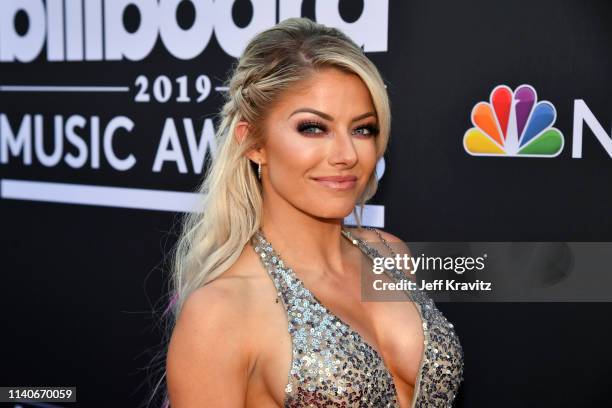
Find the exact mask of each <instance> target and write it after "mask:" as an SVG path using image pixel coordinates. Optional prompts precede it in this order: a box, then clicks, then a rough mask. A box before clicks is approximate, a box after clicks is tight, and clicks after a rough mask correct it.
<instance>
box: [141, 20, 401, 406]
mask: <svg viewBox="0 0 612 408" xmlns="http://www.w3.org/2000/svg"><path fill="white" fill-rule="evenodd" d="M329 67H333V68H336V69H339V70H342V71H344V72H347V73H353V74H356V75H358V76H359V77H360V78H361V80H362V81H363V83H364V84H365V85H366V87H367V88H368V90H369V92H370V96H371V98H372V102H373V104H374V107H375V110H376V114H377V118H378V126H379V130H380V132H379V135H378V136H377V137H376V138H375V141H376V155H377V156H376V159H377V160H378V159H380V157H382V155H383V154H384V152H385V150H386V148H387V144H388V140H389V134H390V128H391V113H390V104H389V97H388V94H387V90H386V86H385V84H384V81H383V79H382V76H381V75H380V73H379V71H378V69H377V68H376V66H375V65H374V64H373V63H372V62H371V61H370V60H369V59H368V58H367V57H366V55H365V54H364V52H363V50H362V49H361V48H360V47H359V46H358V45H357V44H355V43H354V42H353V41H352V40H351V39H350V38H349V37H348V36H346V35H345V34H344V33H343V32H342V31H340V30H339V29H337V28H333V27H327V26H325V25H323V24H319V23H316V22H314V21H312V20H310V19H308V18H289V19H286V20H283V21H282V22H280V23H278V24H277V25H275V26H273V27H271V28H269V29H267V30H265V31H262V32H260V33H259V34H257V35H256V36H255V37H254V38H253V39H252V40H251V41H250V42H249V43H248V44H247V46H246V48H245V50H244V52H243V54H242V55H241V56H240V58H239V59H238V60H237V61H236V62H235V63H234V64H233V66H232V69H231V71H230V75H229V77H228V79H227V80H226V83H225V85H226V87H227V93H226V96H225V100H224V104H223V107H222V109H221V111H220V112H219V118H218V126H217V131H216V133H215V138H216V141H217V146H218V152H217V154H216V157H214V159H213V161H212V163H211V165H210V166H209V167H208V169H207V171H206V172H205V174H204V177H203V179H202V182H201V183H200V185H199V186H198V188H197V192H198V193H200V194H202V196H203V199H202V201H201V202H200V204H199V208H198V209H197V211H195V212H187V213H185V214H184V216H183V218H182V222H181V230H180V234H179V237H178V241H177V242H176V245H175V247H174V250H173V251H172V254H171V255H172V259H171V264H172V275H171V280H170V288H169V293H168V299H169V302H168V306H167V308H166V310H165V312H164V314H163V316H162V318H163V319H166V323H167V324H166V325H165V331H166V332H165V333H164V334H165V338H164V345H165V346H166V347H165V350H164V354H163V355H164V356H165V352H166V351H167V345H168V342H169V338H170V334H171V332H172V330H173V328H174V324H175V322H176V320H177V318H178V316H179V314H180V312H181V308H182V306H183V304H184V302H185V300H186V299H187V298H188V297H189V295H190V294H191V293H193V292H194V291H195V290H196V289H198V288H200V287H201V286H203V285H206V284H207V283H208V282H211V281H212V280H214V279H215V278H217V277H219V276H220V275H221V274H222V273H223V272H224V271H226V270H227V269H228V268H229V267H230V266H231V265H232V264H233V263H234V262H235V261H236V260H237V258H238V256H239V255H240V253H241V252H242V249H243V247H244V245H245V244H246V243H247V242H248V241H249V239H250V238H251V237H252V236H253V234H254V233H255V232H256V231H257V229H258V228H259V227H260V222H261V217H262V201H263V200H262V186H261V182H260V180H259V179H258V177H257V167H256V164H255V163H253V162H251V161H250V160H249V159H248V158H247V157H246V156H245V153H246V152H248V151H249V150H251V149H253V148H255V147H258V146H262V145H263V144H264V141H265V135H264V132H263V129H262V128H261V127H260V124H261V123H263V119H264V118H265V115H266V113H267V112H268V111H269V109H270V108H271V107H272V106H273V105H274V104H275V103H276V102H277V101H279V100H280V99H281V98H282V95H283V93H284V92H285V91H290V90H291V89H292V88H294V87H296V86H298V85H299V83H300V82H301V81H304V80H306V79H308V78H310V77H311V76H312V75H313V74H314V73H316V72H317V71H318V70H320V69H322V68H329ZM239 121H246V122H247V123H248V124H249V132H248V134H247V136H246V137H245V138H244V140H243V141H242V142H241V143H239V142H238V141H237V139H236V137H235V135H234V132H235V127H236V124H237V123H238V122H239ZM377 188H378V180H377V177H376V172H375V171H374V172H372V175H371V176H370V179H369V180H368V183H367V185H366V187H365V188H364V191H363V192H362V193H361V195H360V197H359V199H358V200H357V202H356V203H355V204H356V206H358V207H359V212H358V211H357V207H355V209H354V211H353V214H354V217H355V220H356V222H357V226H358V227H359V228H361V215H362V212H363V207H364V205H365V202H366V201H367V200H369V199H370V198H371V197H372V196H373V195H374V194H375V193H376V190H377ZM163 319H162V320H163ZM163 371H164V372H163V375H162V376H161V378H160V379H159V381H158V382H157V386H156V387H155V389H154V390H153V395H155V393H156V391H157V389H158V388H159V386H160V385H161V384H162V383H163V382H164V381H163V380H164V378H165V369H164V370H163ZM164 389H165V387H164ZM163 401H164V402H163V407H168V406H169V400H168V396H167V389H165V392H164V397H163Z"/></svg>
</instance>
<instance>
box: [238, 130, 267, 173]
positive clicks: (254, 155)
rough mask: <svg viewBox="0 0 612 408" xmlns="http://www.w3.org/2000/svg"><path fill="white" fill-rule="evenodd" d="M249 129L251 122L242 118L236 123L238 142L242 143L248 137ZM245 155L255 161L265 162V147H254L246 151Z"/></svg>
mask: <svg viewBox="0 0 612 408" xmlns="http://www.w3.org/2000/svg"><path fill="white" fill-rule="evenodd" d="M249 130H250V128H249V123H248V122H246V121H244V120H241V121H239V122H238V123H237V124H236V131H235V137H236V141H237V142H238V144H241V143H242V141H243V140H244V139H245V138H246V137H247V135H248V134H249ZM245 156H246V157H248V158H249V159H250V160H252V161H254V162H255V163H261V164H264V163H265V161H264V160H265V154H264V149H263V148H253V149H251V150H249V151H248V152H247V153H245Z"/></svg>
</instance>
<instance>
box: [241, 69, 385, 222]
mask: <svg viewBox="0 0 612 408" xmlns="http://www.w3.org/2000/svg"><path fill="white" fill-rule="evenodd" d="M377 135H378V121H377V117H376V112H375V109H374V105H373V103H372V100H371V97H370V93H369V91H368V88H367V87H366V85H365V84H364V83H363V82H362V80H361V79H360V78H359V76H357V75H355V74H350V73H345V72H342V71H340V70H337V69H334V68H327V69H325V70H321V71H319V72H317V73H316V74H314V75H313V76H312V77H310V78H309V79H308V80H306V81H304V82H303V83H301V85H300V86H299V87H298V88H296V89H292V90H291V91H288V92H286V93H285V94H284V96H283V97H282V98H281V100H280V101H279V102H278V103H277V104H275V105H274V107H273V108H272V110H271V112H269V113H268V116H267V117H266V120H265V122H264V147H262V148H261V149H259V150H258V151H257V152H256V153H253V156H254V157H253V159H254V160H255V161H261V163H262V181H263V185H264V201H267V202H268V204H270V203H274V202H277V200H284V201H286V202H289V203H290V204H291V205H292V206H293V207H296V208H298V209H300V210H301V211H303V212H305V213H308V214H311V215H312V216H315V217H321V218H344V217H346V216H347V215H349V214H350V213H351V211H352V210H353V208H354V206H355V203H356V201H357V199H358V198H359V196H360V194H361V192H362V191H363V190H364V188H365V186H366V184H367V182H368V179H369V178H370V176H371V175H372V172H373V171H374V168H375V166H376V143H375V139H376V137H377ZM337 177H343V178H344V180H345V181H337V180H334V179H333V178H337Z"/></svg>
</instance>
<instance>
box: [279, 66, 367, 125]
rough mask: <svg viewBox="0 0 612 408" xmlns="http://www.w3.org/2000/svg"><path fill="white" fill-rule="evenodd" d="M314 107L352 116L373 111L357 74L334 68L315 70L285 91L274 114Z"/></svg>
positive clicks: (365, 87) (331, 112)
mask: <svg viewBox="0 0 612 408" xmlns="http://www.w3.org/2000/svg"><path fill="white" fill-rule="evenodd" d="M304 107H308V108H314V109H316V110H320V111H323V112H327V113H330V114H331V115H332V116H334V117H336V116H342V115H346V116H351V117H353V116H355V113H357V114H360V113H363V112H364V111H367V110H374V109H373V103H372V99H371V96H370V91H369V90H368V88H367V86H366V85H365V83H364V82H363V81H362V80H361V78H360V77H359V76H358V75H357V74H353V73H349V72H344V71H341V70H339V69H337V68H324V69H321V70H319V71H315V72H314V73H313V74H312V75H311V76H310V77H308V78H307V79H305V80H303V81H301V82H299V83H298V84H296V85H295V86H293V87H292V88H290V89H289V90H287V91H286V92H285V93H284V94H283V95H282V96H281V98H280V100H279V101H278V104H277V105H276V109H275V110H276V114H284V113H286V111H293V110H294V109H297V108H304Z"/></svg>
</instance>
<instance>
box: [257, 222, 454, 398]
mask: <svg viewBox="0 0 612 408" xmlns="http://www.w3.org/2000/svg"><path fill="white" fill-rule="evenodd" d="M365 228H367V229H371V230H374V231H376V233H377V234H378V236H379V238H380V239H381V241H382V242H383V243H384V244H385V245H387V247H388V248H390V247H389V246H388V243H387V242H386V241H385V239H384V238H383V237H382V235H381V234H380V233H379V232H378V230H376V229H374V228H371V227H365ZM342 234H343V235H344V236H345V237H346V238H347V239H349V240H350V241H351V242H352V243H353V244H355V245H357V246H358V247H359V248H360V249H361V250H362V251H363V252H364V253H365V254H366V255H368V256H369V257H370V258H373V257H376V256H381V255H380V253H379V252H378V250H377V249H376V248H374V247H372V246H370V245H368V244H367V243H366V242H365V241H364V240H362V239H360V238H357V237H355V236H353V235H352V234H351V233H350V232H349V231H347V230H345V229H343V230H342ZM251 244H252V245H253V247H254V249H255V251H256V252H257V253H258V254H259V256H260V259H261V261H262V263H263V265H264V267H265V268H266V270H267V271H268V273H269V275H270V277H271V278H272V280H273V281H274V285H275V286H276V289H277V293H278V297H279V298H280V299H281V300H282V303H283V305H284V306H285V309H286V311H287V318H288V330H289V333H290V335H291V339H292V342H293V347H292V349H293V356H292V363H291V369H290V371H289V374H288V379H287V386H286V388H285V401H284V406H285V407H292V408H293V407H377V408H378V407H393V408H399V406H400V405H399V402H398V398H397V395H396V389H395V384H394V382H393V377H392V376H391V374H390V372H389V371H388V369H387V367H386V366H385V364H384V361H383V359H382V357H381V356H380V355H379V354H378V352H377V351H376V350H375V349H374V348H373V347H371V346H370V345H369V344H368V343H366V342H365V341H364V339H363V338H362V337H361V336H360V335H359V333H357V332H356V331H355V330H353V329H352V328H351V327H350V326H349V325H348V324H346V323H345V322H343V321H342V320H341V319H340V318H338V317H337V316H336V315H334V314H333V313H332V312H331V311H329V310H327V309H326V308H325V307H324V306H323V305H322V304H321V302H320V301H319V300H318V299H317V298H316V296H314V294H313V293H312V292H310V291H309V290H308V289H307V288H306V287H304V284H303V282H302V281H301V280H300V279H298V278H297V276H296V275H295V273H294V272H293V270H292V269H291V268H290V267H289V266H287V265H286V264H285V263H284V262H283V260H282V259H281V258H280V257H279V255H278V254H277V253H276V252H275V250H274V249H273V248H272V245H271V244H270V242H268V241H267V240H266V238H265V237H264V235H263V232H262V231H261V229H259V230H258V231H257V232H256V233H255V234H254V235H253V237H252V239H251ZM386 273H387V274H388V275H389V276H390V277H392V278H393V279H395V280H396V281H397V280H398V279H401V278H405V275H403V273H402V272H400V271H398V270H395V269H394V270H387V271H386ZM407 293H408V296H410V297H411V298H412V300H413V301H414V302H415V304H416V305H417V306H418V307H417V309H419V312H420V316H421V321H422V326H423V334H424V339H425V340H424V353H423V356H422V357H421V362H420V367H419V374H418V377H417V381H416V384H415V390H414V396H413V399H412V407H427V408H430V407H451V406H452V403H453V400H454V398H455V395H456V394H457V390H458V388H459V385H460V384H461V381H462V380H463V350H462V348H461V344H460V343H459V338H458V337H457V335H456V333H455V331H454V330H453V325H452V324H451V323H449V322H448V320H447V319H446V317H444V315H443V314H442V313H441V312H440V311H439V310H438V309H437V308H436V306H435V304H434V302H433V300H431V298H429V296H427V294H426V293H424V292H422V291H414V290H407Z"/></svg>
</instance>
